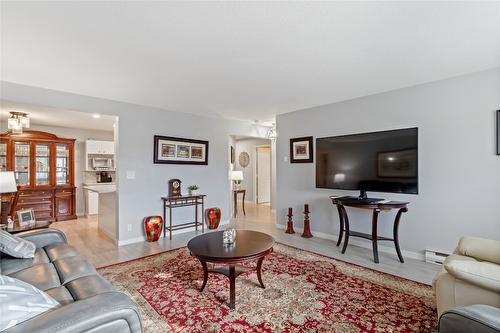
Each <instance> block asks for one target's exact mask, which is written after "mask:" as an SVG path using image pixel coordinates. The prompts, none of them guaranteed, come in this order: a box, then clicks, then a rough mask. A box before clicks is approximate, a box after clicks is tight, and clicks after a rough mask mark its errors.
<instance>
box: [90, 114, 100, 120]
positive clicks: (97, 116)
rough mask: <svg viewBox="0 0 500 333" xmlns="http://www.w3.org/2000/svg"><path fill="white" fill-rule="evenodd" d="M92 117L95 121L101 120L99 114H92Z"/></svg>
mask: <svg viewBox="0 0 500 333" xmlns="http://www.w3.org/2000/svg"><path fill="white" fill-rule="evenodd" d="M92 117H94V118H95V119H99V118H101V115H100V114H99V113H94V114H93V115H92Z"/></svg>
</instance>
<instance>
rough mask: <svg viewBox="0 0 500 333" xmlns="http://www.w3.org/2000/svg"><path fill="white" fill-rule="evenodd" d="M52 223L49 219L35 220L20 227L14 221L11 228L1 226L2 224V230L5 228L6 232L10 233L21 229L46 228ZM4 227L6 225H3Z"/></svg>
mask: <svg viewBox="0 0 500 333" xmlns="http://www.w3.org/2000/svg"><path fill="white" fill-rule="evenodd" d="M51 224H52V222H51V221H36V222H35V223H32V224H28V225H25V226H23V227H21V226H20V225H19V223H18V222H14V228H12V229H7V228H5V229H4V227H3V225H2V230H5V231H7V232H10V233H11V234H15V233H18V232H21V231H28V230H36V229H45V228H48V227H49V226H50V225H51ZM5 227H6V225H5Z"/></svg>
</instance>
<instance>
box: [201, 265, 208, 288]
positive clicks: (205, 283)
mask: <svg viewBox="0 0 500 333" xmlns="http://www.w3.org/2000/svg"><path fill="white" fill-rule="evenodd" d="M200 262H201V266H203V284H202V285H201V289H200V292H202V291H203V289H205V286H206V285H207V281H208V267H207V262H206V261H203V260H200Z"/></svg>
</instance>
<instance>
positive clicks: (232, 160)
mask: <svg viewBox="0 0 500 333" xmlns="http://www.w3.org/2000/svg"><path fill="white" fill-rule="evenodd" d="M231 164H234V147H233V146H231Z"/></svg>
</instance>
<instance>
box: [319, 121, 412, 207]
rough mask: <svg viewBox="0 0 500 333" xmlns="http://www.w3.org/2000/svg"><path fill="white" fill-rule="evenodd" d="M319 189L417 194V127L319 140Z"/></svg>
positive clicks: (364, 192) (362, 196)
mask: <svg viewBox="0 0 500 333" xmlns="http://www.w3.org/2000/svg"><path fill="white" fill-rule="evenodd" d="M316 187H317V188H330V189H340V190H359V191H360V196H359V197H360V198H362V199H364V198H366V192H367V191H373V192H393V193H408V194H418V128H405V129H397V130H391V131H382V132H371V133H362V134H352V135H342V136H332V137H327V138H317V139H316Z"/></svg>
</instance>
